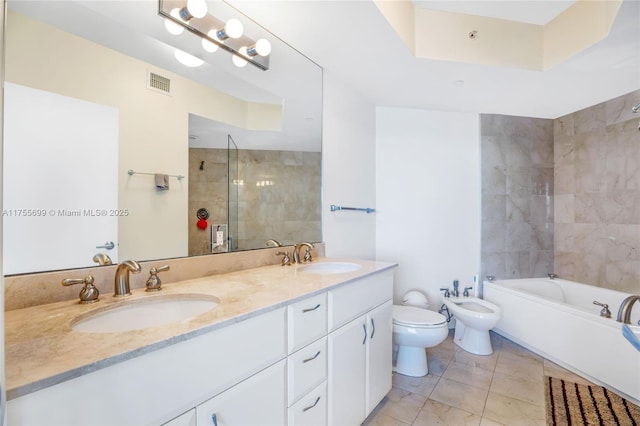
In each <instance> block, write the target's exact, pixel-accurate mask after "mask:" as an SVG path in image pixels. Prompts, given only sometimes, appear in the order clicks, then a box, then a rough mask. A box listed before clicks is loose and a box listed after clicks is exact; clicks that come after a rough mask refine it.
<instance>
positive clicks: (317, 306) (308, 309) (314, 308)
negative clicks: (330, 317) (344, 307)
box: [302, 303, 320, 314]
mask: <svg viewBox="0 0 640 426" xmlns="http://www.w3.org/2000/svg"><path fill="white" fill-rule="evenodd" d="M319 307H320V304H319V303H318V304H317V305H316V306H314V307H313V308H307V309H303V310H302V313H303V314H306V313H307V312H311V311H315V310H316V309H318V308H319Z"/></svg>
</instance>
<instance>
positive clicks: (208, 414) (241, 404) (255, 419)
mask: <svg viewBox="0 0 640 426" xmlns="http://www.w3.org/2000/svg"><path fill="white" fill-rule="evenodd" d="M285 372H286V360H282V361H280V362H278V363H276V364H274V365H272V366H271V367H269V368H267V369H265V370H263V371H261V372H260V373H258V374H256V375H254V376H251V377H249V378H248V379H247V380H245V381H243V382H240V383H238V384H237V385H235V386H234V387H232V388H231V389H228V390H226V391H224V392H222V393H221V394H220V395H218V396H216V397H214V398H211V399H210V400H208V401H206V402H203V403H202V404H200V405H198V406H197V407H196V416H197V424H198V426H204V425H214V426H233V425H237V426H249V425H261V426H262V425H264V426H267V425H269V426H270V425H273V426H282V425H285V424H286V423H287V419H286V417H287V402H286V398H285V394H286V388H285V375H286V374H285Z"/></svg>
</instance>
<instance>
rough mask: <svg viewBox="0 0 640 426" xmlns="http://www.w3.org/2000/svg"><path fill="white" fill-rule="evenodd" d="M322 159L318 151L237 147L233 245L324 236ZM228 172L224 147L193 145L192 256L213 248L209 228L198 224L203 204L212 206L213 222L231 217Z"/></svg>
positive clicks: (291, 241) (253, 245) (250, 245)
mask: <svg viewBox="0 0 640 426" xmlns="http://www.w3.org/2000/svg"><path fill="white" fill-rule="evenodd" d="M202 161H204V162H205V163H204V165H203V170H200V164H201V162H202ZM321 161H322V154H321V153H319V152H297V151H266V150H238V163H239V164H238V172H239V179H240V180H241V181H242V185H239V186H238V198H239V202H238V238H237V239H236V241H235V247H237V248H238V249H240V250H245V249H252V248H262V247H264V246H265V241H267V240H268V239H271V238H273V239H276V240H278V241H279V242H280V243H282V244H284V245H290V244H295V243H299V242H301V241H309V242H318V241H321V240H322V233H321V217H320V201H321V200H320V191H321ZM227 174H228V170H227V150H226V149H208V148H190V149H189V214H188V221H189V223H188V229H189V255H190V256H192V255H198V254H206V253H209V252H210V235H209V230H200V229H198V228H197V227H196V222H197V218H196V211H197V210H198V209H199V208H202V207H204V208H206V209H207V210H209V213H210V217H209V220H208V222H209V224H213V223H227V198H228V189H227V179H228V178H227Z"/></svg>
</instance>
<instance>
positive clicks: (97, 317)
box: [71, 294, 220, 333]
mask: <svg viewBox="0 0 640 426" xmlns="http://www.w3.org/2000/svg"><path fill="white" fill-rule="evenodd" d="M219 303H220V300H219V299H218V298H217V297H213V296H208V295H204V294H180V295H161V296H149V297H147V298H145V297H141V298H138V299H131V300H126V299H125V300H124V301H122V302H120V303H117V304H114V305H112V306H107V307H105V308H104V309H97V310H95V311H91V312H88V313H86V314H84V315H81V316H79V317H77V318H76V319H75V320H73V321H72V322H71V328H72V329H73V330H74V331H80V332H85V333H117V332H123V331H131V330H142V329H145V328H149V327H158V326H161V325H166V324H171V323H174V322H178V321H182V320H186V319H190V318H194V317H196V316H198V315H200V314H203V313H205V312H208V311H210V310H212V309H215V308H216V307H217V306H218V304H219Z"/></svg>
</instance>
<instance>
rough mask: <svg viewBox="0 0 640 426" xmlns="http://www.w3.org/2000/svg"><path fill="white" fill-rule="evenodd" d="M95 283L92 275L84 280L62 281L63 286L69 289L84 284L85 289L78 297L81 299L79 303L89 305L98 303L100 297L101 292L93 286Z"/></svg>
mask: <svg viewBox="0 0 640 426" xmlns="http://www.w3.org/2000/svg"><path fill="white" fill-rule="evenodd" d="M93 282H94V279H93V277H92V276H91V275H87V276H86V277H84V278H65V279H64V280H62V285H63V286H65V287H67V286H70V285H75V284H84V287H82V290H80V294H79V295H78V297H79V298H80V302H79V303H82V304H87V303H93V302H97V301H98V296H100V290H98V288H97V287H96V286H94V285H93Z"/></svg>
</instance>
